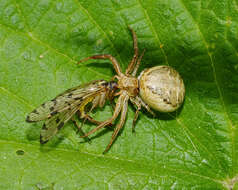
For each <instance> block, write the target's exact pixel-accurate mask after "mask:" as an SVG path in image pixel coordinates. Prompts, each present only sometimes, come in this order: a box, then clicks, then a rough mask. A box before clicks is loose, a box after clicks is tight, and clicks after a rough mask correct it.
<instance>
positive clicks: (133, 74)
mask: <svg viewBox="0 0 238 190" xmlns="http://www.w3.org/2000/svg"><path fill="white" fill-rule="evenodd" d="M144 54H145V49H144V50H143V52H142V54H141V55H140V57H139V59H138V60H137V63H136V65H135V67H134V70H133V71H132V74H131V76H133V77H135V76H136V73H137V71H138V68H139V66H140V62H141V60H142V57H143V56H144Z"/></svg>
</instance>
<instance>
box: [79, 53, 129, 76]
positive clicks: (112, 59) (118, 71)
mask: <svg viewBox="0 0 238 190" xmlns="http://www.w3.org/2000/svg"><path fill="white" fill-rule="evenodd" d="M89 59H109V60H110V61H111V62H112V64H113V67H114V69H115V71H116V73H117V74H118V75H119V76H123V75H124V74H123V73H122V72H121V67H120V65H119V63H118V62H117V60H116V58H115V57H113V56H111V55H108V54H105V55H94V56H91V57H86V58H84V59H82V60H81V61H79V62H78V63H82V62H85V61H87V60H89Z"/></svg>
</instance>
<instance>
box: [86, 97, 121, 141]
mask: <svg viewBox="0 0 238 190" xmlns="http://www.w3.org/2000/svg"><path fill="white" fill-rule="evenodd" d="M124 98H125V95H124V94H123V95H121V96H120V97H119V98H118V102H117V104H116V107H115V109H114V113H113V116H112V117H111V118H109V119H107V120H106V121H104V122H102V123H101V124H100V125H98V126H97V127H96V128H94V129H92V130H91V131H89V132H88V133H87V134H85V135H84V136H81V137H82V138H84V137H87V136H89V135H91V134H93V133H95V132H96V131H98V130H99V129H102V128H104V127H105V126H108V125H110V124H112V122H113V121H114V120H115V119H116V118H117V117H118V115H119V114H120V112H121V109H122V102H123V100H124Z"/></svg>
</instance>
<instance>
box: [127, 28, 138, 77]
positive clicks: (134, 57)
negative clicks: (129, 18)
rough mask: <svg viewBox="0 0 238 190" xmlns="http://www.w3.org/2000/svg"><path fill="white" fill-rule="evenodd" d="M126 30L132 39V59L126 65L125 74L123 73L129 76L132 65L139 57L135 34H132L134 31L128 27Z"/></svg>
mask: <svg viewBox="0 0 238 190" xmlns="http://www.w3.org/2000/svg"><path fill="white" fill-rule="evenodd" d="M128 28H129V30H130V31H131V33H132V37H133V46H134V55H133V58H132V60H131V62H130V64H129V65H128V67H127V69H126V73H125V74H126V75H129V74H130V73H131V72H132V70H133V68H134V65H135V63H136V60H137V58H138V56H139V51H138V43H137V37H136V33H135V32H134V30H133V29H132V28H130V27H128Z"/></svg>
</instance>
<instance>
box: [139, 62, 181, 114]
mask: <svg viewBox="0 0 238 190" xmlns="http://www.w3.org/2000/svg"><path fill="white" fill-rule="evenodd" d="M138 79H139V86H140V96H141V98H142V99H143V100H144V101H145V102H146V103H147V104H148V105H149V106H150V107H151V108H153V109H155V110H158V111H160V112H172V111H175V110H176V109H178V108H179V106H180V105H181V104H182V103H183V100H184V96H185V87H184V83H183V79H182V78H181V77H180V75H179V73H178V72H177V71H176V70H174V69H173V68H172V67H170V66H156V67H152V68H150V69H145V70H144V71H142V73H141V74H140V76H139V78H138Z"/></svg>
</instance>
